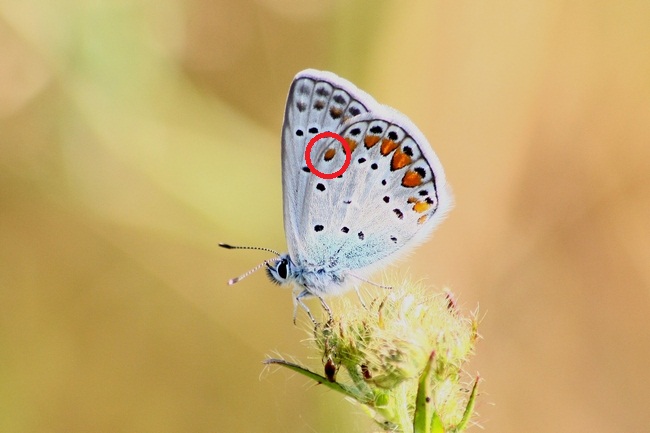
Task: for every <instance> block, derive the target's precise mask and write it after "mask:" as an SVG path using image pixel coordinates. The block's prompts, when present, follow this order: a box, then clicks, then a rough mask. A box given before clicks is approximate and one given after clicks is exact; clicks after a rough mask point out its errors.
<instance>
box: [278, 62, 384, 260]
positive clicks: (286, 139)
mask: <svg viewBox="0 0 650 433" xmlns="http://www.w3.org/2000/svg"><path fill="white" fill-rule="evenodd" d="M375 105H376V102H375V101H374V99H372V97H370V96H369V95H367V94H366V93H365V92H363V91H361V90H359V89H357V88H356V86H354V85H353V84H351V83H349V82H347V81H345V80H341V79H340V78H338V77H337V76H336V75H334V74H332V73H329V72H321V71H315V70H305V71H302V72H300V73H299V74H298V75H296V77H295V78H294V81H293V83H292V85H291V89H290V90H289V96H288V99H287V105H286V109H285V118H284V125H283V128H282V186H283V195H284V225H285V235H286V237H287V243H288V247H289V253H290V254H291V255H292V257H294V258H297V257H299V256H300V252H301V251H303V249H304V248H305V245H306V242H307V240H306V239H304V238H303V237H302V236H301V234H302V233H303V232H304V230H305V229H306V227H305V224H306V221H305V216H306V214H305V213H308V212H309V207H310V206H311V205H310V204H309V203H310V201H309V200H310V190H309V189H308V185H309V184H311V183H312V182H314V181H315V180H317V179H318V178H317V177H316V176H315V175H313V174H312V173H311V172H310V171H309V168H308V167H307V163H306V161H305V148H306V147H307V144H308V143H309V140H311V139H312V138H313V137H314V136H315V135H316V134H318V133H320V132H324V131H331V132H337V131H339V130H340V129H341V126H342V125H343V124H344V122H346V121H348V120H349V119H351V118H353V117H355V116H358V115H360V114H363V113H367V112H368V110H369V109H371V108H372V107H374V106H375ZM326 142H327V140H326V139H324V140H319V141H318V143H317V144H316V145H315V146H314V154H315V153H316V152H317V151H318V150H319V149H322V148H323V146H324V145H325V144H326ZM340 167H341V165H339V168H340ZM334 171H335V170H334Z"/></svg>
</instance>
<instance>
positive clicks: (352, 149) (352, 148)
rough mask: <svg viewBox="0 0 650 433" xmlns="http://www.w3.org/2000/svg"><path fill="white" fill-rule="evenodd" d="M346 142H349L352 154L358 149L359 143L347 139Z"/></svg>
mask: <svg viewBox="0 0 650 433" xmlns="http://www.w3.org/2000/svg"><path fill="white" fill-rule="evenodd" d="M345 141H347V142H348V146H350V153H352V152H354V149H356V148H357V142H356V141H354V140H353V139H351V138H346V139H345Z"/></svg>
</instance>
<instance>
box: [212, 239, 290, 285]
mask: <svg viewBox="0 0 650 433" xmlns="http://www.w3.org/2000/svg"><path fill="white" fill-rule="evenodd" d="M219 246H220V247H222V248H226V249H229V250H260V251H267V252H269V253H273V254H275V255H276V256H278V257H274V258H272V259H268V260H264V261H263V262H262V263H260V264H259V265H257V266H255V267H254V268H253V269H251V270H250V271H248V272H246V273H244V274H242V275H240V276H238V277H236V278H231V279H230V280H228V285H229V286H232V285H233V284H235V283H238V282H240V281H241V280H243V279H244V278H246V277H248V276H249V275H251V274H253V273H255V272H257V271H259V270H260V268H263V267H264V266H267V265H268V264H270V263H274V262H277V261H278V260H280V253H278V252H277V251H275V250H272V249H270V248H262V247H242V246H233V245H229V244H223V243H220V244H219Z"/></svg>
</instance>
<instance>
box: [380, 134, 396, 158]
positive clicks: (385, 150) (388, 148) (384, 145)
mask: <svg viewBox="0 0 650 433" xmlns="http://www.w3.org/2000/svg"><path fill="white" fill-rule="evenodd" d="M397 146H398V144H397V143H395V142H394V141H393V140H389V139H388V138H384V139H383V140H382V141H381V149H380V152H381V154H382V155H384V156H386V155H388V154H389V153H391V152H392V151H393V150H395V149H397Z"/></svg>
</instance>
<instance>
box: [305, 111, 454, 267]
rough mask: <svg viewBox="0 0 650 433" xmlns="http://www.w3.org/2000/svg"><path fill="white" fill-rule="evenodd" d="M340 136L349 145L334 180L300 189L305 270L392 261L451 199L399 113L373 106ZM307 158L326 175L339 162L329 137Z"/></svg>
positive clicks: (340, 154)
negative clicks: (306, 251) (346, 164)
mask: <svg viewBox="0 0 650 433" xmlns="http://www.w3.org/2000/svg"><path fill="white" fill-rule="evenodd" d="M340 133H341V135H343V137H344V138H345V139H346V140H347V141H348V142H349V143H351V145H352V147H353V148H354V150H353V152H352V162H351V164H350V167H349V168H348V170H347V171H346V172H345V173H344V174H343V175H342V177H341V178H336V179H332V180H323V179H320V180H318V181H315V182H312V183H310V184H309V185H308V186H307V187H308V190H306V191H305V194H306V195H307V196H308V197H309V199H308V201H306V203H309V212H306V213H305V214H304V217H303V219H304V222H305V224H303V225H302V228H303V231H302V239H303V240H304V242H305V244H306V245H309V256H308V257H307V258H306V260H304V261H303V263H302V266H304V267H307V268H309V267H315V268H320V267H325V268H329V269H330V270H332V271H338V270H354V269H359V270H363V269H364V268H369V267H371V266H373V265H381V264H383V263H385V262H387V261H393V260H395V259H396V258H397V256H398V255H399V254H402V253H405V252H407V251H409V250H410V249H411V248H412V247H414V246H415V245H417V244H418V243H419V242H421V241H423V240H424V239H425V238H426V236H427V235H428V234H430V233H431V231H432V230H433V228H434V227H435V226H436V225H437V224H438V222H439V221H440V220H441V219H442V217H443V216H444V214H445V213H446V212H447V211H448V209H449V208H450V207H451V204H452V199H451V194H450V193H449V191H448V189H447V186H446V180H445V175H444V171H443V170H442V166H441V165H440V162H439V160H438V158H437V156H436V155H435V153H434V152H433V150H432V149H431V147H430V145H429V143H428V142H427V141H426V139H425V138H424V137H423V136H422V134H421V133H420V132H419V130H417V128H416V127H415V125H413V124H412V122H411V121H410V120H409V119H408V118H406V117H405V116H403V115H401V114H399V113H397V112H396V111H394V110H392V109H384V108H383V107H380V108H379V109H377V110H376V112H372V113H367V114H364V115H361V116H359V117H357V118H354V119H352V121H351V122H350V123H349V124H346V125H345V127H344V129H343V130H341V132H340ZM331 149H333V150H334V152H335V153H334V156H333V157H331V156H332V150H331ZM328 151H329V153H328ZM312 155H313V161H314V165H315V167H316V168H317V169H318V170H319V171H322V172H327V173H330V172H333V171H335V170H336V169H337V168H339V167H341V165H342V164H343V161H344V159H345V153H344V151H343V149H342V148H341V146H340V145H339V144H338V143H336V142H334V141H330V142H329V143H327V145H326V146H324V147H322V148H320V149H319V150H318V152H314V153H313V154H312ZM326 156H329V157H331V158H327V157H326Z"/></svg>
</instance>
